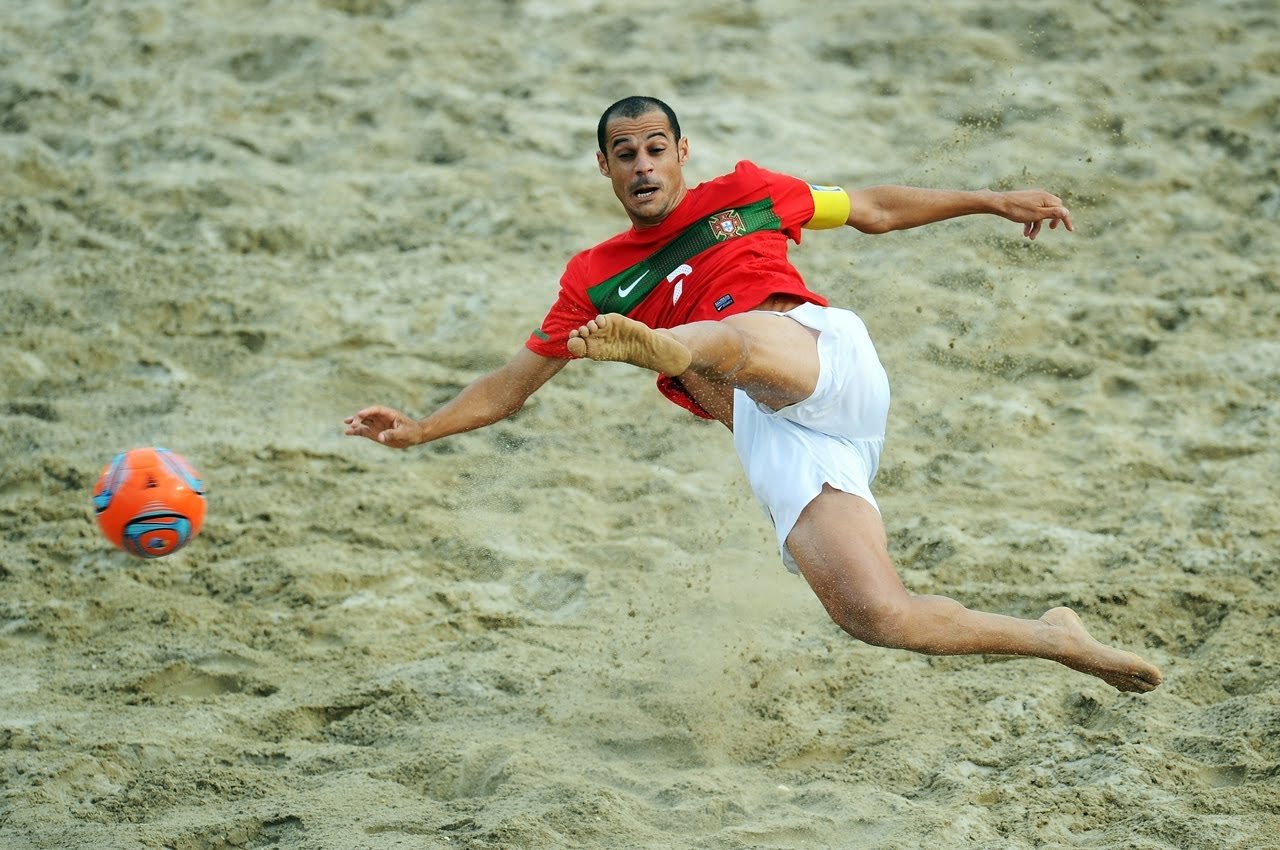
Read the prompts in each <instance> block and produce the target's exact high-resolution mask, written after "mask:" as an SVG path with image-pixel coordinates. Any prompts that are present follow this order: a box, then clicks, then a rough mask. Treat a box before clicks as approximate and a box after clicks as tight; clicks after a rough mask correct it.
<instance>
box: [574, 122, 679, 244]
mask: <svg viewBox="0 0 1280 850" xmlns="http://www.w3.org/2000/svg"><path fill="white" fill-rule="evenodd" d="M596 139H597V141H598V142H599V144H600V151H599V152H598V153H597V154H596V161H597V162H598V164H599V166H600V173H601V174H603V175H604V176H605V177H608V178H609V180H610V181H612V183H613V193H614V194H615V195H617V196H618V200H619V201H621V202H622V206H623V209H625V210H626V211H627V215H628V216H630V218H631V222H632V224H634V225H635V226H636V227H638V228H644V227H653V226H654V225H656V224H660V223H661V222H662V220H663V219H665V218H666V217H667V216H668V215H669V214H670V213H671V211H672V210H674V209H675V208H676V206H677V205H678V204H679V203H680V201H681V200H683V199H684V195H685V191H686V187H685V184H684V171H683V168H684V164H685V162H687V161H688V159H689V140H688V139H685V138H683V137H682V136H681V135H680V121H679V120H678V119H677V118H676V114H675V112H674V111H672V109H671V107H670V106H667V105H666V104H665V103H663V102H662V101H660V100H658V99H657V98H653V97H628V98H625V99H623V100H620V101H618V102H617V103H615V104H613V105H612V106H610V107H609V108H608V109H606V110H605V111H604V114H603V115H601V116H600V123H599V125H598V126H597V127H596Z"/></svg>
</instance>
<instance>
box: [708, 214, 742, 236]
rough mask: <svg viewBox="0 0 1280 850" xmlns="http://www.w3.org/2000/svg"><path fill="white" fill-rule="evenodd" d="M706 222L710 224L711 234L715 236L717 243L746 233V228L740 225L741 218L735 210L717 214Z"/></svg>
mask: <svg viewBox="0 0 1280 850" xmlns="http://www.w3.org/2000/svg"><path fill="white" fill-rule="evenodd" d="M707 221H708V222H709V223H710V224H711V232H712V233H714V234H715V235H716V241H718V242H723V241H725V240H726V239H732V238H733V237H735V236H741V235H743V234H744V233H746V232H747V228H746V226H745V225H744V224H743V223H742V216H740V215H738V211H737V210H725V211H724V212H718V213H716V214H715V215H713V216H711V218H709V219H707Z"/></svg>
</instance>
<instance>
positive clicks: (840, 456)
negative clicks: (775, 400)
mask: <svg viewBox="0 0 1280 850" xmlns="http://www.w3.org/2000/svg"><path fill="white" fill-rule="evenodd" d="M778 315H780V316H787V317H789V318H791V319H794V320H795V321H797V322H799V323H800V324H802V325H804V326H805V327H808V328H813V329H814V330H816V331H818V363H819V370H818V386H817V388H816V389H814V391H813V395H811V396H809V397H808V398H807V399H805V400H804V401H801V402H797V403H796V404H792V405H789V406H787V407H784V408H782V409H781V410H777V411H774V410H770V409H769V408H767V407H765V406H764V405H761V404H759V403H757V402H756V401H755V400H754V399H752V398H751V397H750V396H748V395H747V394H746V393H745V392H743V391H742V390H735V391H734V395H733V445H734V448H736V449H737V450H738V457H739V458H740V459H741V460H742V466H743V469H745V470H746V473H747V480H748V481H750V482H751V489H752V490H753V491H754V492H755V494H756V498H757V499H758V500H759V501H760V504H761V506H762V507H763V508H764V510H765V513H766V514H767V515H768V516H769V518H770V519H771V520H772V521H773V527H774V532H775V533H776V535H777V538H778V551H779V552H781V554H782V563H783V564H784V565H786V567H787V569H788V570H790V571H791V572H793V573H799V572H800V568H799V567H798V566H797V565H796V562H795V559H794V558H792V557H791V552H790V551H789V550H788V549H787V535H789V534H790V533H791V529H792V528H794V527H795V524H796V520H798V519H799V518H800V512H801V511H803V510H804V509H805V506H806V505H808V504H809V503H810V502H811V501H813V499H814V497H816V496H817V495H818V494H819V493H821V492H822V485H823V484H830V485H831V486H832V487H835V488H836V489H837V490H842V491H844V492H846V493H852V494H853V495H855V496H859V497H861V498H863V499H866V500H867V502H869V503H870V504H871V506H872V507H874V508H875V509H876V510H879V509H880V508H879V506H878V505H877V504H876V500H875V498H874V497H873V496H872V495H871V480H872V479H873V478H875V476H876V470H877V469H878V468H879V467H880V451H881V449H882V448H883V447H884V433H885V423H886V421H887V419H888V416H889V378H888V376H887V375H886V374H885V371H884V367H883V366H882V365H881V364H880V358H879V357H878V356H877V355H876V349H875V346H874V345H872V344H871V337H870V336H869V335H868V334H867V326H866V325H864V324H863V323H862V319H860V318H858V316H857V314H855V313H852V312H850V311H849V310H842V309H839V308H837V307H819V306H818V305H816V304H802V305H801V306H799V307H796V308H795V309H794V310H790V311H788V312H786V313H779V314H778Z"/></svg>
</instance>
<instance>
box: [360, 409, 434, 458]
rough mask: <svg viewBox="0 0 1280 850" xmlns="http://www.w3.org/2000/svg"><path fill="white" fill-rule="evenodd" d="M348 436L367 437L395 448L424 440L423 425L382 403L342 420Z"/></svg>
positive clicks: (401, 447)
mask: <svg viewBox="0 0 1280 850" xmlns="http://www.w3.org/2000/svg"><path fill="white" fill-rule="evenodd" d="M342 421H343V422H345V423H346V425H347V430H346V434H347V436H348V437H366V438H368V439H370V440H373V441H374V442H375V443H381V444H382V445H384V446H390V447H391V448H393V449H407V448H408V447H409V446H416V445H418V444H419V443H421V442H422V441H423V440H422V426H421V425H420V424H419V423H418V421H417V420H416V419H413V418H412V417H409V416H406V415H405V414H403V413H401V412H400V411H398V410H392V409H391V408H389V407H383V406H382V405H374V406H373V407H366V408H365V409H364V410H361V411H360V412H359V413H357V414H355V415H354V416H348V417H347V418H346V419H344V420H342Z"/></svg>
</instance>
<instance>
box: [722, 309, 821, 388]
mask: <svg viewBox="0 0 1280 850" xmlns="http://www.w3.org/2000/svg"><path fill="white" fill-rule="evenodd" d="M723 323H724V324H725V325H727V326H729V327H731V328H733V329H734V330H736V331H737V332H738V333H739V334H741V335H742V339H743V341H744V344H745V346H746V359H745V362H744V363H743V367H742V369H741V370H740V371H739V372H738V374H737V375H736V376H735V378H734V383H735V384H736V385H737V386H738V387H739V388H741V389H743V390H745V391H746V393H747V394H748V395H750V396H751V397H752V398H753V399H755V400H756V401H758V402H760V403H761V404H763V405H764V406H766V407H768V408H770V409H772V410H778V409H780V408H783V407H786V406H788V405H792V404H796V403H797V402H801V401H804V400H805V399H807V398H809V396H811V395H813V391H814V390H815V389H816V388H817V386H818V376H819V374H820V371H821V363H820V361H819V359H818V342H817V340H818V332H817V331H815V330H813V329H811V328H807V327H805V326H804V325H802V324H800V323H799V322H797V321H795V320H794V319H789V318H787V317H786V316H780V315H778V314H777V313H765V312H758V311H749V312H746V313H739V314H737V315H735V316H729V317H728V318H726V319H724V320H723Z"/></svg>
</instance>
